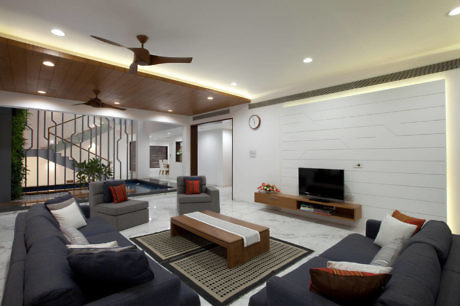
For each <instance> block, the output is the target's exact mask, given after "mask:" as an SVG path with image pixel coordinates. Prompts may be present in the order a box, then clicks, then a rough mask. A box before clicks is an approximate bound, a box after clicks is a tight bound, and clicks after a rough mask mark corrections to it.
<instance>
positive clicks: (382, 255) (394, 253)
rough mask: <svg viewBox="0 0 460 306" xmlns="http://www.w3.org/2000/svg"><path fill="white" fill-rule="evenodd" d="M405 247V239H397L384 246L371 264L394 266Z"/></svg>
mask: <svg viewBox="0 0 460 306" xmlns="http://www.w3.org/2000/svg"><path fill="white" fill-rule="evenodd" d="M403 248H404V241H403V240H402V239H401V238H398V239H395V240H393V241H392V242H390V243H389V244H387V245H385V246H383V247H382V248H381V249H380V250H379V251H378V252H377V254H376V255H375V257H374V258H373V259H372V261H371V265H376V266H382V267H391V266H393V264H394V262H395V260H396V258H398V256H399V253H401V251H402V249H403Z"/></svg>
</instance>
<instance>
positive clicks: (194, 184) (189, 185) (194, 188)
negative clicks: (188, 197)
mask: <svg viewBox="0 0 460 306" xmlns="http://www.w3.org/2000/svg"><path fill="white" fill-rule="evenodd" d="M184 182H185V194H199V193H200V185H201V180H185V181H184Z"/></svg>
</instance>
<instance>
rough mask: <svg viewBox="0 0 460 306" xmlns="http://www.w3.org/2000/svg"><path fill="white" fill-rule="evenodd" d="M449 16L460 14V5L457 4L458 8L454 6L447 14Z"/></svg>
mask: <svg viewBox="0 0 460 306" xmlns="http://www.w3.org/2000/svg"><path fill="white" fill-rule="evenodd" d="M447 15H449V16H457V15H460V6H457V7H456V8H454V9H453V10H452V11H450V12H449V14H447Z"/></svg>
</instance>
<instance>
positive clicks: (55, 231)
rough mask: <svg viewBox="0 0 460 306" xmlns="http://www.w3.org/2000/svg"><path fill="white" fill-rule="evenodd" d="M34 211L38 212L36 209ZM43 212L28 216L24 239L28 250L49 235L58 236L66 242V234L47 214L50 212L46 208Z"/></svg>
mask: <svg viewBox="0 0 460 306" xmlns="http://www.w3.org/2000/svg"><path fill="white" fill-rule="evenodd" d="M31 210H32V208H31ZM29 212H30V211H29ZM34 212H36V210H34ZM42 212H43V213H44V214H35V213H34V215H33V217H30V218H29V216H28V217H27V222H26V228H25V233H24V241H25V245H26V249H27V250H30V248H31V247H32V246H33V245H34V244H36V243H40V242H41V241H42V240H44V239H47V238H49V237H56V238H58V239H60V240H61V241H62V243H65V242H66V239H65V237H64V235H63V234H62V232H61V230H60V229H59V228H58V227H56V225H55V222H53V221H50V218H49V217H47V216H46V214H48V215H49V212H48V211H47V210H46V209H44V208H43V211H42ZM51 218H52V217H51Z"/></svg>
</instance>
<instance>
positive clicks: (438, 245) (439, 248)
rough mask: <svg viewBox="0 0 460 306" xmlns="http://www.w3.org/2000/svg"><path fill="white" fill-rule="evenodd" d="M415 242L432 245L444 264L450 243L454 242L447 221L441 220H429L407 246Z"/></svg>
mask: <svg viewBox="0 0 460 306" xmlns="http://www.w3.org/2000/svg"><path fill="white" fill-rule="evenodd" d="M414 243H426V244H429V245H431V246H432V247H433V248H434V249H435V250H436V253H437V254H438V257H439V260H440V261H441V263H442V264H444V262H445V261H446V260H447V256H448V255H449V251H450V245H451V243H452V232H451V231H450V229H449V227H448V226H447V224H446V223H444V222H441V221H434V220H430V221H428V222H427V223H426V224H425V226H424V227H423V228H422V230H421V231H419V232H418V233H417V234H415V235H414V236H413V237H412V238H411V239H409V240H408V241H407V245H406V247H408V246H410V245H411V244H414Z"/></svg>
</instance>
